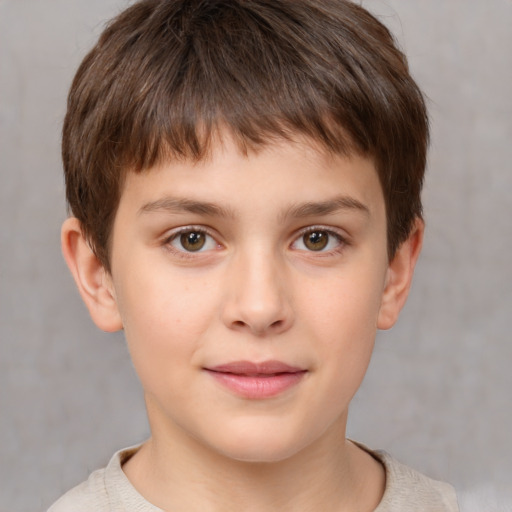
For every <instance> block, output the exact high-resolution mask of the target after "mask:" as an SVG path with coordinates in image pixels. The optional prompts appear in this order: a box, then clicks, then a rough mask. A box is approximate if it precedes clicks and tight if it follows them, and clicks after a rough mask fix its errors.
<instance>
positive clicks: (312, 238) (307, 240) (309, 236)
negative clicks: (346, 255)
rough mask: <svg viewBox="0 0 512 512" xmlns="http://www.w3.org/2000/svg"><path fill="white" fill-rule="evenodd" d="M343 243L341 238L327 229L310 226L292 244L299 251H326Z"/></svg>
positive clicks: (334, 248)
mask: <svg viewBox="0 0 512 512" xmlns="http://www.w3.org/2000/svg"><path fill="white" fill-rule="evenodd" d="M342 245H343V238H342V237H341V236H340V235H338V234H337V233H334V232H333V231H329V230H327V229H321V228H311V229H308V230H307V231H305V232H303V233H302V235H301V236H300V237H299V238H297V239H296V240H295V241H294V242H293V244H292V248H293V249H298V250H300V251H313V252H328V251H333V250H336V249H338V248H340V246H342Z"/></svg>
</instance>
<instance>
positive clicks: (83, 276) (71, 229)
mask: <svg viewBox="0 0 512 512" xmlns="http://www.w3.org/2000/svg"><path fill="white" fill-rule="evenodd" d="M61 244H62V253H63V255H64V259H65V260H66V263H67V265H68V267H69V270H70V271H71V274H72V275H73V278H74V279H75V283H76V285H77V287H78V291H79V292H80V295H81V296H82V299H83V301H84V302H85V305H86V306H87V309H88V310H89V313H90V315H91V318H92V320H93V321H94V323H95V324H96V325H97V326H98V327H99V328H100V329H102V330H103V331H107V332H114V331H119V330H120V329H122V328H123V323H122V321H121V316H120V314H119V310H118V307H117V302H116V298H115V292H114V286H113V284H112V278H111V276H110V273H109V272H107V270H105V267H104V266H103V265H102V264H101V262H100V260H99V259H98V258H97V257H96V255H95V254H94V252H93V250H92V249H91V247H90V245H89V243H88V242H87V240H86V238H85V237H84V234H83V232H82V228H81V226H80V222H79V221H78V219H77V218H75V217H70V218H68V219H66V220H65V221H64V224H63V225H62V231H61Z"/></svg>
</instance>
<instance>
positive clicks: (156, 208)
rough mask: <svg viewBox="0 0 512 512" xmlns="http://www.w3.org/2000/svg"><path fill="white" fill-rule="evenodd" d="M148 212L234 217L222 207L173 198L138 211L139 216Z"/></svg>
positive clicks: (158, 201) (146, 205)
mask: <svg viewBox="0 0 512 512" xmlns="http://www.w3.org/2000/svg"><path fill="white" fill-rule="evenodd" d="M150 212H167V213H181V212H188V213H196V214H199V215H208V216H211V217H234V213H233V212H232V211H231V210H229V209H227V208H224V207H222V206H219V205H217V204H214V203H209V202H204V201H195V200H193V199H180V198H174V197H166V198H163V199H158V200H157V201H151V202H150V203H146V204H145V205H144V206H142V207H141V208H140V209H139V212H138V213H139V214H143V213H150Z"/></svg>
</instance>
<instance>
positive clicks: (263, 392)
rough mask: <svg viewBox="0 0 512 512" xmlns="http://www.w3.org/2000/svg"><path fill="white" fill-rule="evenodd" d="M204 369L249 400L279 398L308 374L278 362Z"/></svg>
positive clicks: (238, 362)
mask: <svg viewBox="0 0 512 512" xmlns="http://www.w3.org/2000/svg"><path fill="white" fill-rule="evenodd" d="M204 370H205V371H206V372H207V373H208V374H210V375H211V376H212V377H213V378H214V379H215V380H216V381H217V382H218V383H219V384H221V385H222V386H223V387H225V388H227V389H228V390H229V391H231V392H233V393H234V394H236V395H238V396H240V397H242V398H247V399H251V400H263V399H265V398H272V397H275V396H277V395H280V394H281V393H284V392H285V391H287V390H288V389H290V388H292V387H294V386H296V385H297V384H299V382H300V381H301V380H302V379H303V377H304V376H305V375H306V373H307V370H305V369H303V368H298V367H296V366H290V365H288V364H286V363H283V362H281V361H264V362H261V363H254V362H251V361H233V362H231V363H226V364H221V365H217V366H213V367H211V368H204Z"/></svg>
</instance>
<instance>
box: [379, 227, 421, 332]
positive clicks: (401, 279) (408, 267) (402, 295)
mask: <svg viewBox="0 0 512 512" xmlns="http://www.w3.org/2000/svg"><path fill="white" fill-rule="evenodd" d="M424 231H425V224H424V222H423V221H422V220H421V219H419V218H416V220H415V223H414V227H413V229H412V230H411V233H410V235H409V237H408V238H407V240H406V241H405V242H403V243H402V245H400V247H399V248H398V250H397V251H396V254H395V256H394V257H393V259H392V260H391V262H390V263H389V266H388V270H387V274H386V283H385V287H384V292H383V294H382V301H381V306H380V310H379V316H378V319H377V327H378V328H379V329H390V328H391V327H392V326H393V325H394V324H395V322H396V321H397V319H398V315H399V313H400V311H401V309H402V307H403V306H404V304H405V301H406V300H407V296H408V295H409V289H410V287H411V282H412V276H413V274H414V267H415V266H416V262H417V261H418V257H419V255H420V252H421V246H422V244H423V233H424Z"/></svg>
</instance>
